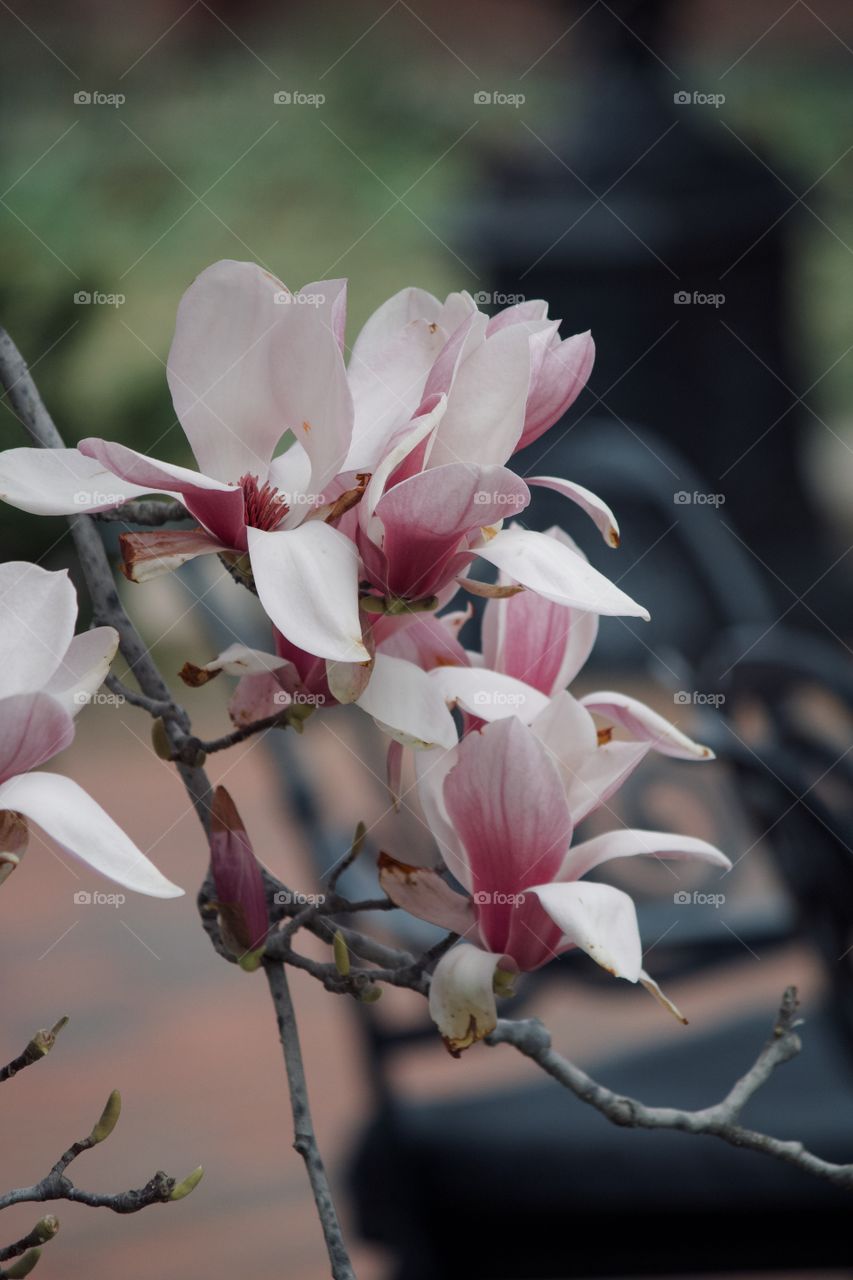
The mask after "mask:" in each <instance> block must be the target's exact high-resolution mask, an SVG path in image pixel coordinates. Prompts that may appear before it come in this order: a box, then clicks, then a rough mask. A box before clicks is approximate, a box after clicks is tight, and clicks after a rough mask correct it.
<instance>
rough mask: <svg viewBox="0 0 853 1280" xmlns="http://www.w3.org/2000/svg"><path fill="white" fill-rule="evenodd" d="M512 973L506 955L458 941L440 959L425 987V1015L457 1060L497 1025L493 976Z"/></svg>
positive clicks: (512, 968)
mask: <svg viewBox="0 0 853 1280" xmlns="http://www.w3.org/2000/svg"><path fill="white" fill-rule="evenodd" d="M499 968H500V969H502V970H504V971H505V972H507V973H513V972H515V964H514V962H513V961H512V960H511V959H510V957H509V956H505V955H500V954H495V953H494V952H491V951H481V950H480V948H479V947H472V946H470V945H469V944H468V943H465V942H462V943H459V945H458V946H455V947H453V948H452V949H451V950H450V951H448V952H447V954H446V955H444V956H442V957H441V959H440V960H439V962H438V964H437V965H436V966H435V971H434V973H433V975H432V980H431V982H430V987H429V1013H430V1017H431V1018H432V1020H433V1022H434V1023H435V1025H436V1026H437V1027H438V1029H439V1031H440V1032H441V1037H442V1039H443V1040H444V1043H445V1045H446V1046H447V1049H448V1051H449V1052H450V1053H451V1054H452V1055H453V1056H454V1057H458V1056H459V1054H460V1053H461V1052H462V1050H463V1049H470V1047H471V1045H472V1044H476V1043H477V1041H478V1040H482V1039H484V1038H485V1037H486V1036H488V1035H491V1033H492V1032H493V1031H494V1029H495V1027H496V1026H497V1021H498V1010H497V1002H496V1000H495V974H496V972H497V970H498V969H499Z"/></svg>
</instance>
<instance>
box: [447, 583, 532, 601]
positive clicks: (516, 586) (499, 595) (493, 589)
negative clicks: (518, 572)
mask: <svg viewBox="0 0 853 1280" xmlns="http://www.w3.org/2000/svg"><path fill="white" fill-rule="evenodd" d="M456 581H457V582H458V583H459V585H460V587H462V588H463V589H464V590H465V591H468V592H470V593H471V595H472V596H481V597H482V598H484V599H486V600H506V599H507V598H508V597H509V596H517V595H518V593H519V591H523V590H524V587H522V586H521V584H520V583H518V582H515V583H510V584H508V585H507V586H505V587H502V586H500V585H499V584H498V583H497V582H479V581H478V580H477V578H457V579H456Z"/></svg>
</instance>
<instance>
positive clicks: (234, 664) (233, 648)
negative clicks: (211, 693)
mask: <svg viewBox="0 0 853 1280" xmlns="http://www.w3.org/2000/svg"><path fill="white" fill-rule="evenodd" d="M287 666H290V663H289V662H288V661H287V659H286V658H279V657H278V656H277V655H276V654H274V653H265V652H264V650H263V649H250V648H249V647H248V646H247V645H245V644H229V646H228V648H227V649H223V650H222V652H221V653H220V654H218V655H217V657H215V658H211V660H210V662H205V663H204V664H203V665H202V666H200V667H197V666H194V665H193V666H192V670H193V671H198V672H202V671H203V672H205V673H207V674H208V675H209V676H211V677H212V676H217V675H219V673H220V672H221V671H224V672H225V674H226V675H228V676H237V677H241V676H259V675H268V674H270V673H271V672H273V671H277V670H278V669H279V668H280V667H287ZM199 683H202V684H205V683H207V682H206V681H205V680H199Z"/></svg>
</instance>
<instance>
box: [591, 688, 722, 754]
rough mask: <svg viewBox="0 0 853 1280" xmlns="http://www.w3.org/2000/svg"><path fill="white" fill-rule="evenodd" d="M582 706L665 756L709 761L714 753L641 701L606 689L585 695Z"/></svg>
mask: <svg viewBox="0 0 853 1280" xmlns="http://www.w3.org/2000/svg"><path fill="white" fill-rule="evenodd" d="M581 702H582V703H583V705H584V706H585V707H586V708H587V710H588V711H591V712H592V713H593V715H597V716H601V718H602V719H603V720H609V721H610V722H611V724H618V725H621V726H622V728H623V729H626V730H627V732H628V733H629V734H630V735H631V737H632V738H635V739H636V740H637V741H638V742H648V743H649V744H650V745H651V746H652V747H654V749H655V751H660V752H661V754H662V755H665V756H676V757H677V758H678V759H680V760H713V758H714V753H713V751H712V750H711V748H710V747H703V746H702V744H701V743H700V742H694V741H693V739H692V738H688V736H687V734H686V733H682V732H681V730H680V729H676V727H675V725H674V724H670V723H669V721H668V720H666V719H665V718H664V717H663V716H661V715H658V713H657V711H653V710H652V709H651V707H647V706H646V704H645V703H644V702H638V701H637V699H636V698H629V697H627V696H626V695H625V694H624V693H613V692H611V691H610V690H607V691H606V692H602V693H588V694H587V695H586V697H584V698H582V699H581Z"/></svg>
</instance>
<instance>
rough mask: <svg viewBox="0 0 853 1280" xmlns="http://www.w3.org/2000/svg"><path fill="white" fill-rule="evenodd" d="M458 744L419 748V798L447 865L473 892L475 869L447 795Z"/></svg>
mask: <svg viewBox="0 0 853 1280" xmlns="http://www.w3.org/2000/svg"><path fill="white" fill-rule="evenodd" d="M457 753H458V748H457V747H454V748H453V749H452V750H451V751H444V750H442V749H440V748H437V749H436V750H434V751H416V752H415V754H414V765H415V777H416V779H417V788H418V799H419V800H420V803H421V808H422V809H423V811H424V817H425V818H426V820H427V825H428V827H429V829H430V831H431V832H432V836H433V839H434V840H435V842H436V844H437V845H438V848H439V852H440V853H441V857H442V860H443V862H444V865H445V866H446V867H447V868H448V869H449V870H450V871H452V872H453V875H454V876H455V877H456V879H457V880H458V881H459V883H460V884H461V885H463V886H464V888H466V889H467V890H468V892H469V893H470V891H471V872H470V869H469V867H468V859H467V855H466V853H465V850H464V848H463V845H462V842H461V840H460V839H459V835H458V833H457V831H456V828H455V827H454V825H453V823H452V822H451V821H450V817H449V815H448V812H447V805H446V803H445V798H444V783H445V779H446V778H447V775H448V774H449V773H450V770H451V769H452V768H453V767H454V765H455V764H456V761H457V759H458V754H457Z"/></svg>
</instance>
